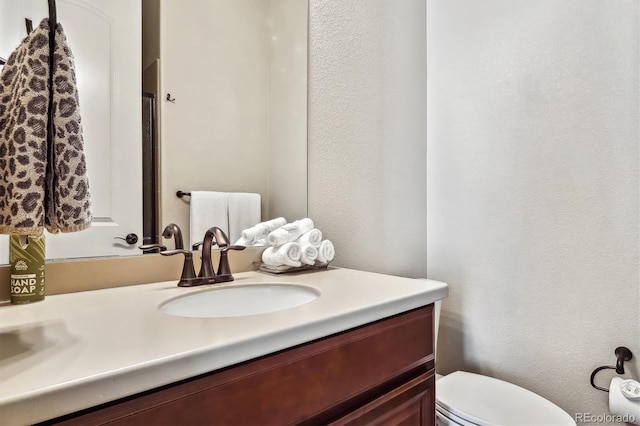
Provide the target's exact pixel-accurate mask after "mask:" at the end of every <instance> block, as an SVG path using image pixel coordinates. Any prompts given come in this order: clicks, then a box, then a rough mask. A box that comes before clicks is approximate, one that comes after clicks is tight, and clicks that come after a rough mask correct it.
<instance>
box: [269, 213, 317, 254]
mask: <svg viewBox="0 0 640 426" xmlns="http://www.w3.org/2000/svg"><path fill="white" fill-rule="evenodd" d="M313 228H314V226H313V221H312V220H311V219H309V218H304V219H300V220H296V221H295V222H291V223H287V224H286V225H283V226H281V227H280V228H278V229H276V230H275V231H273V232H271V233H270V234H269V235H267V242H268V243H269V244H271V245H272V246H274V247H278V246H281V245H282V244H285V243H288V242H290V241H295V240H296V239H297V238H298V237H299V236H300V235H302V234H304V233H306V232H309V231H311V230H312V229H313Z"/></svg>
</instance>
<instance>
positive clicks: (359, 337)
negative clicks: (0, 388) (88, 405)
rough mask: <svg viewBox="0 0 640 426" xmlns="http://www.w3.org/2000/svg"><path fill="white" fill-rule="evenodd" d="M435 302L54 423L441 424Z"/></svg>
mask: <svg viewBox="0 0 640 426" xmlns="http://www.w3.org/2000/svg"><path fill="white" fill-rule="evenodd" d="M432 314H433V308H432V305H429V306H426V307H423V308H419V309H415V310H413V311H409V312H407V313H404V314H400V315H396V316H394V317H391V318H387V319H383V320H380V321H377V322H375V323H372V324H368V325H365V326H362V327H359V328H356V329H352V330H349V331H346V332H343V333H340V334H336V335H333V336H329V337H326V338H323V339H319V340H316V341H313V342H311V343H307V344H304V345H301V346H298V347H294V348H291V349H287V350H284V351H281V352H278V353H276V354H271V355H268V356H265V357H262V358H259V359H256V360H252V361H248V362H245V363H242V364H239V365H235V366H232V367H229V368H226V369H223V370H219V371H215V372H212V373H209V374H206V375H203V376H199V377H196V378H193V379H190V380H186V381H183V382H180V383H176V384H173V385H170V386H165V387H163V388H160V389H156V390H153V391H149V392H145V393H143V394H140V395H135V396H133V397H130V398H126V399H124V400H121V401H116V402H114V403H110V404H106V405H104V406H100V407H96V408H94V409H90V410H85V412H83V413H78V414H77V415H72V416H66V417H65V418H60V419H56V420H54V421H51V422H50V423H52V424H65V425H78V424H81V425H98V424H109V425H136V426H137V425H172V426H173V425H186V424H188V425H243V426H246V425H269V424H277V425H283V424H329V423H332V422H333V423H335V424H336V425H342V424H376V423H379V424H385V425H388V424H398V425H400V424H410V425H419V424H426V425H432V424H434V419H433V411H434V409H435V403H434V389H435V386H434V371H433V367H434V359H433V315H432Z"/></svg>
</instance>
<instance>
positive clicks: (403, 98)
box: [308, 0, 426, 277]
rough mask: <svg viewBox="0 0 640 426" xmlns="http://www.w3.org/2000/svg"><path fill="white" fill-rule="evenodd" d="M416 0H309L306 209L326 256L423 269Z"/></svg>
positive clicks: (422, 66) (421, 5) (421, 29)
mask: <svg viewBox="0 0 640 426" xmlns="http://www.w3.org/2000/svg"><path fill="white" fill-rule="evenodd" d="M425 13H426V10H425V2H424V0H374V1H371V0H349V1H332V0H310V22H309V139H308V173H309V192H308V205H309V216H310V217H311V218H313V219H314V220H315V222H316V226H318V227H319V228H320V229H321V230H322V231H323V233H324V234H325V236H326V237H327V238H329V239H331V240H332V241H333V243H334V245H335V247H336V260H335V264H336V265H338V266H346V267H351V268H358V269H363V270H369V271H377V272H385V273H389V274H396V275H405V276H414V277H419V276H425V273H426V265H425V259H426V251H425V250H426V244H425V234H426V219H425V216H426V183H425V182H426V144H425V135H426V126H425V116H426V96H425V93H426V77H425V76H426V50H425V48H426V46H425V44H426V43H425V41H424V40H425V20H426V18H425Z"/></svg>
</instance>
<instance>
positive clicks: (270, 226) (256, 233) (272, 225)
mask: <svg viewBox="0 0 640 426" xmlns="http://www.w3.org/2000/svg"><path fill="white" fill-rule="evenodd" d="M286 223H287V220H286V219H285V218H284V217H277V218H275V219H271V220H267V221H266V222H260V223H258V224H257V225H254V226H252V227H251V228H247V229H245V230H243V231H242V238H244V241H245V242H246V243H247V245H254V244H256V241H258V240H262V239H265V238H266V237H267V235H269V232H271V231H275V230H276V229H278V228H279V227H281V226H282V225H286Z"/></svg>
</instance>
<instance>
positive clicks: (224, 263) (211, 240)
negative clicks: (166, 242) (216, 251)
mask: <svg viewBox="0 0 640 426" xmlns="http://www.w3.org/2000/svg"><path fill="white" fill-rule="evenodd" d="M162 236H163V237H164V238H171V237H173V239H174V244H175V249H173V250H167V248H166V247H165V246H163V245H161V244H148V245H145V246H140V248H141V249H142V250H153V249H157V250H160V254H161V255H163V256H174V255H176V254H182V255H184V263H183V264H182V273H181V274H180V281H178V286H180V287H193V286H197V285H204V284H215V283H222V282H228V281H233V275H231V269H230V267H229V259H228V256H227V252H228V251H229V250H244V249H245V247H244V246H232V245H230V244H229V238H227V235H226V234H225V233H224V231H223V230H222V229H220V228H218V227H217V226H214V227H212V228H209V229H208V230H207V232H206V233H205V235H204V240H203V241H202V242H201V243H196V244H194V245H193V250H197V248H198V247H199V246H202V266H201V267H200V273H199V274H198V275H196V271H195V268H194V266H193V252H191V251H189V250H185V249H184V242H183V240H182V231H181V230H180V227H179V226H178V225H176V224H175V223H171V224H169V225H167V226H166V227H165V228H164V231H163V232H162ZM214 244H217V245H218V246H219V247H220V263H219V264H218V274H216V272H215V271H214V269H213V264H212V262H211V246H212V245H214Z"/></svg>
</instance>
